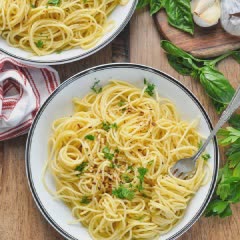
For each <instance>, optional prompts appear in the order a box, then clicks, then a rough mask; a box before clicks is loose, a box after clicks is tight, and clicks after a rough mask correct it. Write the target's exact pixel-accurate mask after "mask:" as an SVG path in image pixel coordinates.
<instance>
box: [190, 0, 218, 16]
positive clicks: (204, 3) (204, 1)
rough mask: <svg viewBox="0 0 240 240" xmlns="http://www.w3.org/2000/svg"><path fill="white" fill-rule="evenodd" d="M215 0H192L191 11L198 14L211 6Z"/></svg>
mask: <svg viewBox="0 0 240 240" xmlns="http://www.w3.org/2000/svg"><path fill="white" fill-rule="evenodd" d="M215 2H216V0H193V1H191V10H192V13H193V14H194V13H195V14H196V15H200V14H202V13H203V12H205V11H206V10H207V9H208V8H210V7H212V6H213V4H214V3H215Z"/></svg>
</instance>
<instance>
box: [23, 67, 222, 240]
mask: <svg viewBox="0 0 240 240" xmlns="http://www.w3.org/2000/svg"><path fill="white" fill-rule="evenodd" d="M111 68H131V69H132V68H133V69H135V70H139V69H140V70H144V71H148V72H152V73H154V74H157V75H160V76H161V77H163V78H165V79H166V80H168V81H170V82H172V83H173V84H175V85H177V86H178V87H179V88H181V90H182V91H184V92H185V93H186V94H187V95H188V96H189V97H190V98H191V99H192V100H193V101H194V103H195V105H196V106H197V107H198V108H199V110H200V112H201V113H202V114H203V116H204V118H205V121H206V123H207V124H208V127H209V129H210V130H212V129H213V127H212V123H211V120H210V118H209V116H208V114H207V112H206V110H205V109H204V107H203V106H202V105H201V103H200V102H199V100H198V99H197V98H196V96H195V95H194V94H193V93H192V92H191V91H190V90H189V89H188V88H186V87H185V86H184V85H183V84H182V83H181V82H179V81H178V80H176V79H175V78H174V77H172V76H170V75H169V74H166V73H165V72H163V71H160V70H157V69H155V68H152V67H148V66H146V65H141V64H135V63H110V64H103V65H99V66H95V67H92V68H89V69H86V70H84V71H81V72H79V73H77V74H75V75H73V76H72V77H70V78H68V79H67V80H66V81H64V82H63V83H62V84H61V85H60V86H59V87H58V88H57V89H56V90H55V91H54V92H53V93H52V94H51V95H50V96H49V97H48V98H47V100H46V101H45V103H44V104H43V105H42V107H41V108H40V110H39V111H38V113H37V115H36V117H35V119H34V121H33V124H32V126H31V128H30V131H29V134H28V138H27V142H26V151H25V164H26V166H25V167H26V175H27V179H28V185H29V188H30V191H31V193H32V196H33V199H34V201H35V203H36V205H37V207H38V209H39V210H40V212H41V213H42V215H43V216H44V218H45V219H46V220H47V221H48V222H49V223H50V225H51V226H52V227H53V228H54V229H55V230H56V231H57V232H58V233H60V234H61V235H62V236H64V237H65V238H66V239H69V240H78V239H77V238H75V237H73V236H72V235H70V234H69V233H68V232H66V231H65V230H64V229H62V228H61V227H60V226H59V225H58V224H57V223H56V222H55V221H54V220H53V219H52V217H51V216H50V215H49V214H48V212H47V210H46V209H45V207H44V206H43V204H42V203H41V200H40V198H39V196H38V194H37V192H36V189H35V186H34V181H33V180H32V175H31V167H30V165H31V164H30V151H31V142H32V138H33V135H34V130H35V128H36V126H37V123H38V120H39V119H40V117H41V115H42V113H43V112H44V110H45V108H46V107H47V106H48V104H49V103H50V102H51V100H52V99H53V98H54V97H55V96H56V95H57V94H58V93H59V92H61V91H62V90H63V89H64V88H65V87H67V86H68V85H70V84H71V83H72V82H74V81H77V80H78V79H79V77H83V76H85V75H88V74H91V73H93V72H97V71H101V70H105V69H111ZM213 148H214V168H213V175H212V181H211V185H210V187H209V190H208V193H207V195H206V196H205V199H204V202H203V204H202V205H201V207H200V208H199V210H198V211H197V213H196V214H195V215H194V216H193V217H192V218H191V220H189V221H188V223H187V224H186V225H185V226H184V227H183V228H181V229H180V230H179V231H178V232H176V233H175V234H174V235H173V236H171V237H169V238H167V239H166V240H174V239H177V238H178V237H180V236H181V235H182V234H184V233H185V232H186V231H187V230H188V229H189V228H190V227H192V225H193V224H194V223H195V222H196V221H197V220H198V219H199V218H200V217H201V216H202V214H203V212H204V210H205V208H206V207H207V205H208V203H209V202H210V200H211V197H212V195H213V193H214V189H215V187H216V184H217V176H218V169H219V156H220V155H219V148H218V143H217V138H216V137H214V139H213Z"/></svg>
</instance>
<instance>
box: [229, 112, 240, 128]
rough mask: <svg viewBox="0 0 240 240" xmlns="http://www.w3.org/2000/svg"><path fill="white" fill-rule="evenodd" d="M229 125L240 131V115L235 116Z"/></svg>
mask: <svg viewBox="0 0 240 240" xmlns="http://www.w3.org/2000/svg"><path fill="white" fill-rule="evenodd" d="M229 123H230V124H231V126H233V127H234V128H238V129H240V115H239V114H233V116H232V117H231V118H230V120H229Z"/></svg>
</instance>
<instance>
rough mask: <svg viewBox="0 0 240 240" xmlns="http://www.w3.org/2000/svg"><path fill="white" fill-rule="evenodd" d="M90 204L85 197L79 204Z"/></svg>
mask: <svg viewBox="0 0 240 240" xmlns="http://www.w3.org/2000/svg"><path fill="white" fill-rule="evenodd" d="M90 202H91V200H90V199H89V198H88V197H87V196H83V197H82V200H81V202H80V203H82V204H88V203H90Z"/></svg>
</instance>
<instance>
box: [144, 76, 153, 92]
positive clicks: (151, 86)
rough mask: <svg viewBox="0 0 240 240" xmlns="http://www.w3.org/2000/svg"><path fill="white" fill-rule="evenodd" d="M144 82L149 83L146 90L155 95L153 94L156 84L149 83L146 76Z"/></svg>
mask: <svg viewBox="0 0 240 240" xmlns="http://www.w3.org/2000/svg"><path fill="white" fill-rule="evenodd" d="M144 84H145V85H147V88H146V89H145V92H146V93H147V94H148V95H149V96H153V95H154V88H155V85H154V84H151V83H149V82H148V81H147V79H146V78H144Z"/></svg>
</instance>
